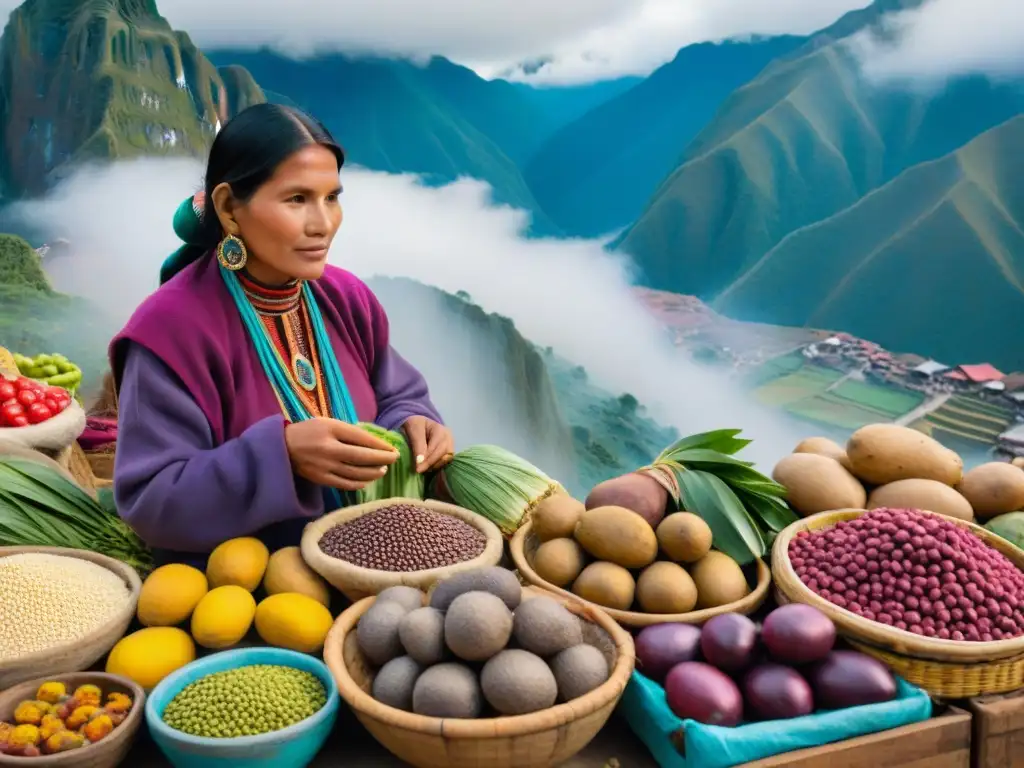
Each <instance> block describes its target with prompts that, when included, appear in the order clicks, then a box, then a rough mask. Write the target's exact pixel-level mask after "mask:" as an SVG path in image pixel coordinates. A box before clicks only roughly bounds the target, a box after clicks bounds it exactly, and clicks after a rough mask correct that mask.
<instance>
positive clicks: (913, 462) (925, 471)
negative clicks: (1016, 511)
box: [846, 424, 964, 487]
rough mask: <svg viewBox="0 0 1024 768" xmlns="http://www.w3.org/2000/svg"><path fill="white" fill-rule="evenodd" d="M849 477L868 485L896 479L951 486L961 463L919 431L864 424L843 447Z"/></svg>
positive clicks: (936, 441)
mask: <svg viewBox="0 0 1024 768" xmlns="http://www.w3.org/2000/svg"><path fill="white" fill-rule="evenodd" d="M846 455H847V456H849V458H850V466H851V467H852V469H853V474H854V475H856V476H857V477H858V478H860V479H861V480H863V481H864V482H865V483H868V484H869V485H885V484H886V483H893V482H896V481H897V480H911V479H916V480H937V481H938V482H940V483H945V484H946V485H948V486H951V487H952V486H955V485H956V484H957V483H959V482H960V478H961V477H962V475H963V469H964V463H963V461H962V460H961V459H960V457H959V456H958V455H957V454H956V453H954V452H953V451H951V450H949V449H948V448H946V447H945V446H944V445H942V444H941V443H940V442H939V441H938V440H935V439H933V438H931V437H929V436H928V435H926V434H924V433H923V432H918V431H917V430H916V429H911V428H910V427H901V426H899V425H897V424H868V425H867V426H866V427H861V428H860V429H858V430H857V431H856V432H854V433H853V435H851V436H850V440H849V442H848V443H847V444H846Z"/></svg>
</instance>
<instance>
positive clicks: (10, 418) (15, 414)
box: [0, 402, 25, 427]
mask: <svg viewBox="0 0 1024 768" xmlns="http://www.w3.org/2000/svg"><path fill="white" fill-rule="evenodd" d="M24 415H25V408H24V407H23V406H22V405H21V403H17V402H15V403H7V404H5V405H4V406H2V407H0V416H2V417H3V420H4V421H5V422H6V423H8V424H10V425H11V426H12V427H13V426H14V419H17V418H19V417H24Z"/></svg>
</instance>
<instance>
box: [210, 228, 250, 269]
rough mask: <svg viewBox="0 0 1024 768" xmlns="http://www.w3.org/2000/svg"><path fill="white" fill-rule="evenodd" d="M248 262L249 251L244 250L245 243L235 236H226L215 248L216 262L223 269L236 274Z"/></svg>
mask: <svg viewBox="0 0 1024 768" xmlns="http://www.w3.org/2000/svg"><path fill="white" fill-rule="evenodd" d="M248 260H249V251H248V250H246V247H245V243H243V242H242V239H241V238H239V237H236V236H235V235H228V236H227V237H225V238H224V239H223V240H221V241H220V245H218V246H217V261H219V262H220V265H221V266H222V267H224V269H227V270H230V271H232V272H237V271H238V270H240V269H241V268H242V267H244V266H245V262H246V261H248Z"/></svg>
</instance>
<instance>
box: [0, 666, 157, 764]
mask: <svg viewBox="0 0 1024 768" xmlns="http://www.w3.org/2000/svg"><path fill="white" fill-rule="evenodd" d="M145 698H146V696H145V693H143V691H142V690H141V689H140V688H138V687H137V686H136V685H134V684H133V683H132V682H131V681H129V680H125V679H123V678H119V677H116V676H113V675H106V674H103V673H102V672H81V673H76V674H65V675H54V676H51V677H45V678H39V679H36V680H32V681H28V682H24V683H21V684H19V685H15V686H13V687H12V688H9V689H7V690H5V691H2V692H0V766H9V765H38V766H40V767H41V768H46V766H49V765H55V764H58V763H57V762H56V761H55V760H53V759H52V758H54V757H55V756H57V755H62V754H64V753H65V752H74V757H73V758H70V759H67V760H66V759H62V760H61V761H60V763H59V764H61V765H67V764H74V765H75V766H82V767H83V768H115V766H117V765H119V764H121V762H122V761H123V760H124V758H125V756H126V755H127V753H128V750H129V749H130V748H131V745H132V742H133V740H134V738H135V736H136V733H137V732H138V728H139V726H140V725H141V724H142V721H143V714H142V710H143V706H144V702H145ZM26 757H30V758H31V760H27V759H26Z"/></svg>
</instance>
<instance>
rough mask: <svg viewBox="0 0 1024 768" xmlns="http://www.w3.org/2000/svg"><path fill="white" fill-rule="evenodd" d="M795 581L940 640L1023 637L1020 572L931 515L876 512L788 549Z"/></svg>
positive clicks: (803, 537) (804, 537)
mask: <svg viewBox="0 0 1024 768" xmlns="http://www.w3.org/2000/svg"><path fill="white" fill-rule="evenodd" d="M789 558H790V562H791V563H792V565H793V568H794V570H795V571H796V574H797V576H799V577H800V580H801V581H803V583H804V584H806V585H807V587H809V588H810V589H811V590H813V591H814V592H816V593H817V594H819V595H821V596H822V597H824V598H825V599H826V600H829V601H830V602H832V603H833V604H835V605H838V606H839V607H840V608H845V609H846V610H848V611H852V612H853V613H855V614H857V615H858V616H863V617H864V618H866V619H870V620H872V621H877V622H880V623H882V624H886V625H889V626H893V627H896V629H902V630H906V631H908V632H913V633H915V634H918V635H924V636H926V637H935V638H939V639H941V640H970V641H975V642H977V641H984V642H989V641H992V640H1007V639H1010V638H1012V637H1019V636H1021V635H1024V573H1021V571H1020V570H1019V569H1018V568H1017V567H1016V566H1015V565H1014V564H1013V563H1012V562H1011V561H1010V560H1009V559H1008V558H1007V557H1006V556H1005V555H1003V554H1002V553H1001V552H999V551H997V550H996V549H994V548H992V547H990V546H988V545H987V544H986V543H985V542H984V541H982V540H981V539H979V538H978V537H977V536H976V535H975V534H974V533H972V532H971V531H969V530H967V529H965V528H961V527H960V526H958V525H956V524H955V523H953V522H951V521H950V520H947V519H945V518H942V517H939V516H937V515H926V514H922V513H920V512H916V511H913V510H906V509H876V510H873V511H871V512H868V513H867V514H864V515H861V516H860V517H858V518H856V519H854V520H846V521H843V522H840V523H837V524H836V525H834V526H832V527H831V528H828V529H825V530H822V531H815V532H813V533H811V532H807V531H804V532H801V533H800V534H798V536H797V538H795V539H793V541H792V542H791V543H790V545H789Z"/></svg>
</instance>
